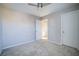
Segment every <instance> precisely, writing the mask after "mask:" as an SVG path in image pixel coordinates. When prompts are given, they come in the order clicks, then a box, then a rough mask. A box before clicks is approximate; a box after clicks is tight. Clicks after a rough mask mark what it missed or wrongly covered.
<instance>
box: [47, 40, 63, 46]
mask: <svg viewBox="0 0 79 59" xmlns="http://www.w3.org/2000/svg"><path fill="white" fill-rule="evenodd" d="M48 41H49V42H51V43H54V44H56V45H62V44H61V43H56V42H54V41H52V40H48Z"/></svg>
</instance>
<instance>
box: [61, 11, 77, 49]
mask: <svg viewBox="0 0 79 59" xmlns="http://www.w3.org/2000/svg"><path fill="white" fill-rule="evenodd" d="M61 21H62V39H63V41H62V43H63V44H65V45H68V46H71V47H75V48H78V49H79V10H78V11H72V12H69V13H66V14H63V15H62V16H61Z"/></svg>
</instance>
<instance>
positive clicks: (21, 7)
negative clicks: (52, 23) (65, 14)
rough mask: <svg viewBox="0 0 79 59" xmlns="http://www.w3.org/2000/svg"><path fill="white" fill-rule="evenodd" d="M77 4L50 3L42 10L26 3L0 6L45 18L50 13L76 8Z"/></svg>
mask: <svg viewBox="0 0 79 59" xmlns="http://www.w3.org/2000/svg"><path fill="white" fill-rule="evenodd" d="M77 5H78V4H74V3H51V4H50V5H47V6H45V7H43V8H37V7H36V6H29V5H28V4H27V3H6V4H2V6H3V7H6V8H9V9H13V10H16V11H21V12H25V13H28V14H31V15H35V16H39V17H42V16H46V15H48V14H50V13H54V12H58V11H61V10H65V9H68V8H72V7H74V6H77Z"/></svg>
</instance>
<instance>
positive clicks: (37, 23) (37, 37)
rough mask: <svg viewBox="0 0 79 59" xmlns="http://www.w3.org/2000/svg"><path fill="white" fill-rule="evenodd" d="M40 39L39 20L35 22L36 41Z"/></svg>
mask: <svg viewBox="0 0 79 59" xmlns="http://www.w3.org/2000/svg"><path fill="white" fill-rule="evenodd" d="M40 39H41V25H40V19H37V20H36V40H40Z"/></svg>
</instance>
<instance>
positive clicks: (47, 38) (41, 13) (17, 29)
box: [0, 3, 79, 56]
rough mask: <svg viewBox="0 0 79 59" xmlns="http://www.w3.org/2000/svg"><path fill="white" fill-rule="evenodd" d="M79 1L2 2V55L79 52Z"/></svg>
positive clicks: (67, 54) (0, 50) (0, 52)
mask: <svg viewBox="0 0 79 59" xmlns="http://www.w3.org/2000/svg"><path fill="white" fill-rule="evenodd" d="M78 25H79V3H0V56H79V26H78Z"/></svg>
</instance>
